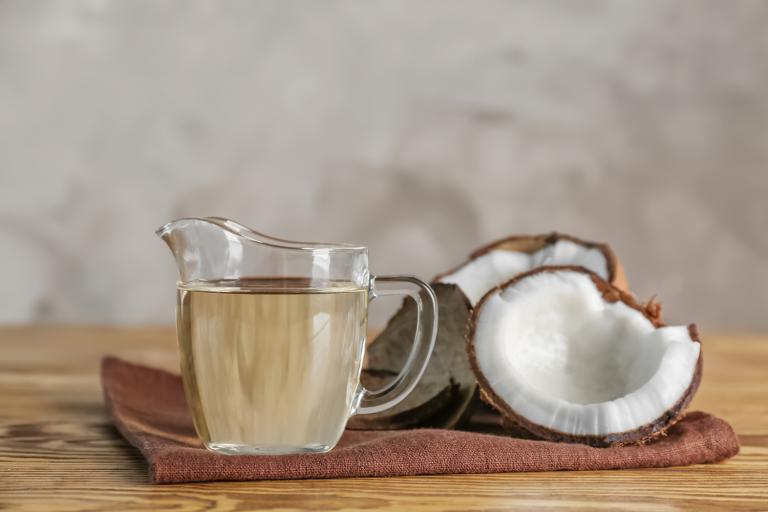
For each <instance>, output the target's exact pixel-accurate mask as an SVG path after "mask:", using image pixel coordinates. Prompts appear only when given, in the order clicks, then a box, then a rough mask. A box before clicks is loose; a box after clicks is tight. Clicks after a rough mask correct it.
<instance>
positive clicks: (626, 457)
mask: <svg viewBox="0 0 768 512" xmlns="http://www.w3.org/2000/svg"><path fill="white" fill-rule="evenodd" d="M101 382H102V386H103V390H104V400H105V402H106V406H107V410H108V411H109V414H110V416H111V418H112V421H113V422H114V424H115V426H116V427H117V429H118V430H119V431H120V433H121V434H122V435H123V436H124V437H125V438H126V439H127V440H128V442H129V443H131V444H132V445H133V446H135V447H136V448H138V449H139V450H140V451H141V453H142V455H143V456H144V458H145V459H146V460H147V462H148V464H149V478H150V481H152V482H153V483H173V482H204V481H211V480H281V479H301V478H341V477H370V476H405V475H431V474H450V473H507V472H518V471H555V470H597V469H627V468H651V467H667V466H684V465H688V464H698V463H707V462H717V461H721V460H723V459H726V458H728V457H731V456H733V455H735V454H736V453H738V451H739V442H738V438H737V437H736V434H735V433H734V431H733V429H732V428H731V426H730V425H728V423H726V422H725V421H723V420H721V419H719V418H715V417H714V416H711V415H709V414H707V413H704V412H691V413H689V414H687V415H686V416H685V417H684V418H683V419H682V420H681V421H679V422H678V423H677V424H676V425H674V426H673V427H672V428H671V429H670V430H669V431H668V434H667V435H666V436H663V437H661V438H659V439H658V440H656V441H655V442H653V443H649V444H646V445H642V446H625V447H621V448H592V447H589V446H585V445H579V444H564V443H552V442H548V441H534V440H527V439H519V438H514V437H509V436H504V435H492V434H487V433H478V432H471V431H469V432H468V431H458V430H439V429H413V430H384V431H382V430H378V431H366V430H347V431H346V432H344V435H343V436H342V437H341V440H340V441H339V443H338V445H337V446H336V447H335V448H334V449H333V450H331V451H329V452H327V453H322V454H297V455H240V456H228V455H221V454H218V453H215V452H212V451H208V450H206V449H205V448H204V447H203V446H202V444H201V443H200V440H199V439H198V438H197V436H196V435H195V430H194V427H193V425H192V419H191V417H190V416H189V412H188V410H187V403H186V400H185V398H184V390H183V388H182V383H181V378H180V377H179V376H178V375H174V374H171V373H168V372H165V371H162V370H156V369H153V368H147V367H145V366H139V365H135V364H131V363H128V362H126V361H122V360H120V359H116V358H112V357H106V358H104V360H103V361H102V367H101Z"/></svg>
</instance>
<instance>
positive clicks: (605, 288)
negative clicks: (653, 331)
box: [467, 266, 704, 447]
mask: <svg viewBox="0 0 768 512" xmlns="http://www.w3.org/2000/svg"><path fill="white" fill-rule="evenodd" d="M560 271H573V272H580V273H583V274H587V275H588V276H589V277H590V278H591V279H592V282H593V283H594V285H595V287H596V288H597V289H598V290H599V291H600V292H601V293H602V296H603V299H605V300H606V301H607V302H618V301H621V302H623V303H624V304H626V305H627V306H629V307H631V308H633V309H636V310H637V311H640V312H641V313H642V314H643V315H644V316H645V317H646V318H647V319H648V320H650V321H651V323H652V324H653V325H654V326H655V327H657V328H658V327H664V325H665V324H664V322H663V321H662V320H661V318H660V316H659V314H658V313H659V310H658V304H657V303H655V302H654V301H653V300H652V301H651V302H650V303H649V304H648V305H645V306H643V305H641V304H639V303H638V302H637V301H636V300H635V298H634V297H633V296H632V295H631V294H629V293H627V292H625V291H623V290H621V289H619V288H618V287H616V286H614V285H612V284H610V283H608V282H606V281H605V280H603V279H601V278H600V277H599V276H598V275H597V274H595V273H593V272H590V271H589V270H586V269H585V268H583V267H577V266H557V267H541V268H537V269H533V270H531V271H529V272H525V273H523V274H520V275H518V276H516V277H515V278H513V279H510V280H509V281H507V282H506V283H504V284H503V285H501V286H499V287H497V288H494V289H493V290H491V291H489V292H488V293H486V294H485V295H484V296H483V298H482V299H481V300H480V302H479V303H478V304H477V307H476V308H475V311H474V313H473V315H472V326H471V332H470V338H469V343H468V344H467V354H468V356H469V361H470V364H471V366H472V370H473V371H474V372H475V376H476V377H477V381H478V385H479V387H480V397H481V399H482V400H483V401H484V402H486V403H488V404H489V405H491V406H492V407H493V408H494V409H496V410H497V411H498V412H499V413H500V414H501V415H502V418H503V419H502V424H503V425H505V426H508V427H510V428H511V429H513V430H514V429H518V428H520V429H523V431H524V432H528V433H530V434H531V435H532V436H534V437H537V438H540V439H546V440H549V441H557V442H566V443H581V444H587V445H590V446H595V447H608V446H624V445H629V444H644V443H646V442H649V441H651V440H653V439H654V438H656V437H658V436H661V435H664V433H665V432H666V431H667V430H668V429H669V427H671V426H672V425H674V424H675V423H676V422H677V421H678V420H680V418H682V416H683V414H684V411H685V409H686V408H687V407H688V405H689V404H690V403H691V400H692V399H693V397H694V395H695V394H696V391H697V390H698V388H699V384H700V383H701V376H702V369H703V361H704V358H703V352H702V351H700V352H699V359H698V361H697V363H696V370H695V372H694V375H693V378H692V379H691V383H690V385H689V386H688V388H687V389H686V391H685V393H683V395H682V396H681V398H680V399H679V400H678V401H677V403H675V405H674V406H672V408H670V409H669V410H668V411H665V412H664V413H663V414H662V415H661V416H659V417H658V418H656V419H655V420H653V421H651V422H649V423H647V424H645V425H642V426H640V427H638V428H637V429H635V430H632V431H627V432H617V433H612V434H608V435H602V436H583V435H574V434H569V433H567V432H560V431H556V430H552V429H550V428H548V427H545V426H543V425H538V424H536V423H533V422H531V421H529V420H528V419H526V418H524V417H523V416H521V415H519V414H517V413H516V412H515V411H514V410H513V409H511V408H510V407H509V405H508V404H507V403H506V402H505V401H504V400H503V399H502V398H501V397H499V396H498V395H497V394H496V392H495V391H494V390H493V387H491V385H490V383H489V382H488V380H487V379H486V378H485V375H484V374H483V372H482V370H480V367H479V365H478V363H477V357H476V354H475V332H476V330H477V319H478V316H479V314H480V311H482V308H483V305H484V304H485V302H486V301H487V300H488V299H489V298H490V297H491V296H492V295H494V294H496V293H499V292H501V291H502V290H504V289H505V288H507V287H510V286H514V285H515V284H517V283H518V282H519V281H521V280H523V279H525V278H527V277H530V276H532V275H535V274H539V273H543V272H553V273H554V272H560ZM688 331H689V333H690V335H691V339H693V340H694V341H696V342H698V343H701V339H700V338H699V332H698V329H697V328H696V326H695V325H694V324H690V325H689V326H688ZM518 434H519V432H518ZM523 437H525V436H523Z"/></svg>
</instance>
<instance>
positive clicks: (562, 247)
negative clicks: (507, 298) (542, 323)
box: [434, 233, 628, 304]
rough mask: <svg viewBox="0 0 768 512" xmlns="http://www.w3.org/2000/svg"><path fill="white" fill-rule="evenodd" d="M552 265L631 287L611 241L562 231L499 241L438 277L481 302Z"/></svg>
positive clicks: (478, 251) (477, 251)
mask: <svg viewBox="0 0 768 512" xmlns="http://www.w3.org/2000/svg"><path fill="white" fill-rule="evenodd" d="M551 265H576V266H581V267H584V268H586V269H588V270H591V271H592V272H594V273H595V274H597V275H598V276H600V277H601V278H602V279H604V280H606V281H608V282H610V283H611V284H613V285H614V286H617V287H618V288H620V289H622V290H627V289H628V288H627V282H626V278H625V277H624V270H623V269H622V267H621V264H620V263H619V260H618V258H617V257H616V255H615V254H614V252H613V250H612V249H611V248H610V247H609V246H608V245H607V244H602V243H597V242H587V241H585V240H580V239H578V238H576V237H572V236H569V235H562V234H559V233H550V234H546V235H533V236H512V237H508V238H504V239H501V240H497V241H495V242H492V243H490V244H488V245H486V246H484V247H481V248H480V249H478V250H476V251H474V252H473V253H472V254H471V255H470V257H469V259H468V260H467V261H466V262H465V263H462V264H461V265H459V266H458V267H456V268H454V269H452V270H449V271H448V272H445V273H443V274H440V275H438V276H437V277H435V279H434V280H435V282H440V283H454V284H456V285H458V286H459V288H461V290H462V291H463V292H464V293H465V294H466V296H467V298H468V299H469V301H470V302H471V303H472V304H477V302H478V301H479V300H480V299H481V298H482V297H483V295H485V294H486V293H487V292H488V290H490V289H492V288H494V287H496V286H498V285H499V284H501V283H504V282H506V281H508V280H510V279H512V278H513V277H515V276H516V275H518V274H522V273H523V272H527V271H529V270H532V269H534V268H537V267H543V266H551Z"/></svg>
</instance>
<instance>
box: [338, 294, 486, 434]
mask: <svg viewBox="0 0 768 512" xmlns="http://www.w3.org/2000/svg"><path fill="white" fill-rule="evenodd" d="M432 288H433V289H434V291H435V295H436V296H437V303H438V327H437V338H436V340H435V348H434V350H433V352H432V356H431V358H430V361H429V364H428V365H427V368H426V370H425V371H424V375H423V376H422V378H421V379H420V380H419V383H418V384H417V385H416V387H415V388H414V389H413V391H412V392H411V393H410V394H409V395H408V396H407V397H406V398H405V400H403V401H402V402H400V403H399V404H397V405H396V406H395V407H393V408H391V409H388V410H386V411H383V412H381V413H376V414H370V415H359V416H353V417H352V418H350V421H349V423H348V427H349V428H352V429H366V430H370V429H373V430H376V429H397V428H409V427H426V426H429V427H439V428H455V427H456V426H457V425H459V424H460V423H461V422H462V421H463V420H465V419H466V418H467V416H468V409H469V407H470V405H471V404H472V403H473V400H475V399H476V388H477V383H476V381H475V376H474V373H473V372H472V369H471V367H470V365H469V360H468V359H467V352H466V343H467V339H468V334H469V321H470V316H471V313H472V308H471V306H470V304H469V300H468V299H467V298H466V296H465V295H464V293H463V292H462V291H461V290H460V289H459V288H458V287H457V286H456V285H453V284H443V283H436V284H433V285H432ZM415 328H416V305H415V303H414V302H413V301H411V300H406V301H405V302H404V303H403V306H402V307H401V308H400V309H399V310H398V311H397V313H395V315H394V316H393V317H392V318H391V319H390V320H389V322H388V323H387V326H386V328H385V329H384V330H383V331H382V332H381V334H379V335H378V336H377V337H376V339H375V340H374V342H373V343H372V344H371V345H370V346H369V347H368V368H367V369H366V370H364V371H363V375H362V381H363V385H364V386H366V387H367V388H368V389H376V388H379V387H382V386H383V385H385V384H386V383H387V382H389V381H390V380H391V379H393V378H394V377H395V376H396V375H397V373H398V372H399V371H400V369H401V368H402V367H403V365H404V364H405V361H406V359H407V358H408V354H409V352H410V350H411V344H412V343H413V334H414V330H415Z"/></svg>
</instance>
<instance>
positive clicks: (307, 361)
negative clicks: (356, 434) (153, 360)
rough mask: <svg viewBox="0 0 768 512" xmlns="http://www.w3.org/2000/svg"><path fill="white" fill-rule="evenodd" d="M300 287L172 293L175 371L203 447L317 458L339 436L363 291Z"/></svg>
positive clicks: (356, 352)
mask: <svg viewBox="0 0 768 512" xmlns="http://www.w3.org/2000/svg"><path fill="white" fill-rule="evenodd" d="M306 284H307V283H306V281H305V280H298V279H297V280H292V279H246V280H238V281H221V282H213V283H205V284H203V285H199V286H198V285H195V286H180V287H179V289H178V310H177V322H178V332H179V345H180V351H181V367H182V374H183V376H184V384H185V390H186V393H187V401H188V403H189V407H190V410H191V412H192V415H193V419H194V422H195V427H196V429H197V431H198V434H199V435H200V437H201V438H202V441H203V442H204V443H205V444H206V445H207V446H209V447H212V448H215V449H217V450H220V451H225V452H227V451H228V452H230V453H280V452H281V451H283V450H284V451H296V449H297V448H300V449H302V450H305V451H325V450H326V449H328V448H329V447H331V446H333V445H334V444H335V443H336V441H337V440H338V439H339V437H340V436H341V434H342V432H343V429H344V425H345V423H346V419H347V417H348V415H349V413H350V412H351V408H352V406H353V401H354V399H355V394H356V392H357V389H358V381H359V375H360V368H361V364H362V351H363V345H364V340H365V331H366V327H367V312H366V310H367V304H368V295H367V290H366V289H364V288H360V287H356V286H355V285H353V284H351V283H340V282H332V283H328V284H327V285H323V286H321V287H316V288H310V287H308V286H305V285H306ZM260 446H263V447H265V448H263V449H260V448H259V447H260Z"/></svg>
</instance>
